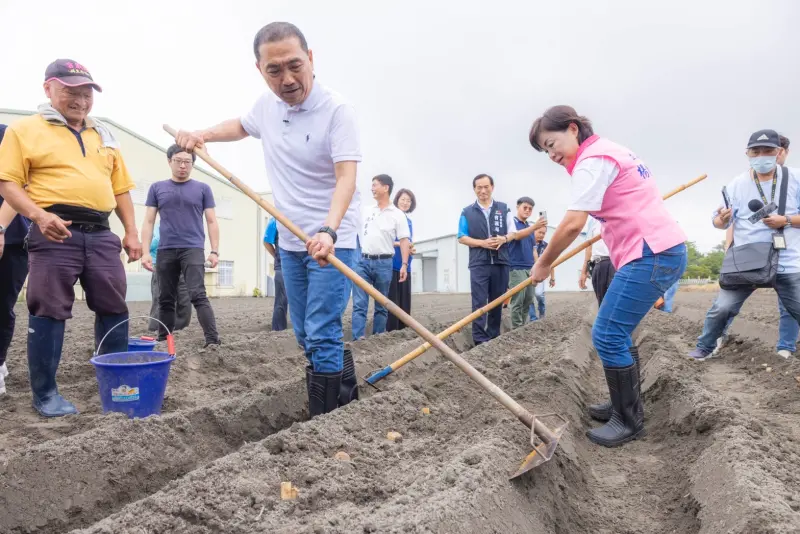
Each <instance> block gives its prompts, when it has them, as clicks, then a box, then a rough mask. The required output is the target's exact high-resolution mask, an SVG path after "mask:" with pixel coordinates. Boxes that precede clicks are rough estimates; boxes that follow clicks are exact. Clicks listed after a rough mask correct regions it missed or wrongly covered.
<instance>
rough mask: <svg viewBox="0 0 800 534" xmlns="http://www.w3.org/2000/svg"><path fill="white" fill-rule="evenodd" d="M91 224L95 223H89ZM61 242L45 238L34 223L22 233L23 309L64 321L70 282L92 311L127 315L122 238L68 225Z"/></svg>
mask: <svg viewBox="0 0 800 534" xmlns="http://www.w3.org/2000/svg"><path fill="white" fill-rule="evenodd" d="M95 228H96V227H95ZM70 232H72V237H70V238H68V239H66V240H64V242H63V243H55V242H53V241H48V240H47V238H46V237H44V236H43V235H42V233H41V231H40V230H39V227H38V226H36V225H33V226H31V230H30V233H29V234H28V261H29V267H30V274H29V276H28V291H27V301H28V311H29V312H30V314H31V315H33V316H36V317H48V318H50V319H55V320H57V321H66V320H67V319H69V318H71V317H72V305H73V304H74V302H75V283H76V282H77V281H78V280H80V282H81V287H83V290H84V292H85V293H86V305H87V306H88V307H89V309H90V310H92V311H93V312H95V313H96V314H98V315H118V314H122V313H128V305H127V304H126V303H125V293H126V292H127V290H128V279H127V277H126V275H125V268H124V267H123V265H122V260H121V259H120V254H121V253H122V242H121V241H120V239H119V237H117V236H116V235H115V234H114V233H113V232H112V231H111V230H108V229H101V230H96V231H85V230H83V229H81V228H79V227H77V226H71V227H70Z"/></svg>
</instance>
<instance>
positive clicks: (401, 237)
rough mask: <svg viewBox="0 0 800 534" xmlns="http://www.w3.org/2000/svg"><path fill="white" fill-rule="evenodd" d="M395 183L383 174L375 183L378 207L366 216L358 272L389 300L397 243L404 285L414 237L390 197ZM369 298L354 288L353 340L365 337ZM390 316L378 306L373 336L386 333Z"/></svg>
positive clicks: (376, 305)
mask: <svg viewBox="0 0 800 534" xmlns="http://www.w3.org/2000/svg"><path fill="white" fill-rule="evenodd" d="M393 188H394V181H393V180H392V177H391V176H389V175H388V174H379V175H378V176H376V177H375V178H373V179H372V196H373V198H375V200H376V202H377V204H376V205H375V206H373V207H372V208H371V209H370V210H369V212H368V213H367V214H366V217H365V219H364V226H363V231H362V234H361V236H360V241H361V258H358V259H357V260H358V264H357V265H356V268H355V270H356V272H357V273H358V274H359V275H360V276H361V278H363V279H364V280H366V281H367V282H369V283H370V284H372V286H373V287H375V289H377V290H378V291H380V292H381V294H382V295H384V296H386V295H388V294H389V286H390V285H391V283H392V258H393V257H394V242H395V241H399V242H400V254H401V256H402V260H403V261H402V265H401V266H400V279H399V280H400V282H405V281H406V278H407V277H408V254H409V250H410V249H411V246H410V240H409V238H410V237H411V234H410V232H409V230H408V220H407V219H406V215H405V213H403V212H402V211H401V210H400V209H399V208H398V207H397V206H395V205H394V204H392V202H391V200H390V197H391V194H392V189H393ZM368 309H369V295H367V293H366V292H365V291H364V290H362V289H360V288H359V287H354V288H353V340H356V339H361V338H363V337H364V335H365V334H364V331H365V330H366V326H367V310H368ZM388 318H389V312H388V311H387V310H386V308H384V307H383V306H382V305H380V304H378V303H377V302H375V313H374V315H373V319H372V333H373V335H374V334H381V333H383V332H386V320H387V319H388Z"/></svg>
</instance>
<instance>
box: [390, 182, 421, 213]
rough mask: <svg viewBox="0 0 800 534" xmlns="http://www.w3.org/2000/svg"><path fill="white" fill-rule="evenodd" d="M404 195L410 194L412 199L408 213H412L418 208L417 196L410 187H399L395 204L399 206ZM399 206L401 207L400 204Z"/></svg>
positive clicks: (409, 196)
mask: <svg viewBox="0 0 800 534" xmlns="http://www.w3.org/2000/svg"><path fill="white" fill-rule="evenodd" d="M403 195H408V198H410V199H411V207H410V208H408V211H407V212H406V213H411V212H412V211H414V210H415V209H417V197H415V196H414V193H412V192H411V190H410V189H405V188H403V189H399V190H398V191H397V194H396V195H395V196H394V205H395V206H397V204H398V202H400V197H402V196H403ZM397 207H398V208H399V207H400V206H397Z"/></svg>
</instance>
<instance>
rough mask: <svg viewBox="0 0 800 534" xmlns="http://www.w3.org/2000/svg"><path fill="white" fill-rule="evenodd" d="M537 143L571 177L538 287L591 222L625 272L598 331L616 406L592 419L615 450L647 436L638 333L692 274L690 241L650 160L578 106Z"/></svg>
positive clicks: (547, 126) (597, 436) (544, 121)
mask: <svg viewBox="0 0 800 534" xmlns="http://www.w3.org/2000/svg"><path fill="white" fill-rule="evenodd" d="M530 143H531V145H533V148H535V149H536V150H538V151H539V152H547V155H548V156H550V159H551V160H553V161H554V162H555V163H558V164H559V165H563V166H564V167H565V168H566V169H567V172H568V173H569V174H570V176H571V180H570V189H571V200H570V204H569V207H568V211H567V213H566V215H565V216H564V219H563V220H562V221H561V224H559V225H558V228H556V231H555V233H554V234H553V237H552V238H551V239H550V245H549V246H548V247H547V249H545V252H544V253H543V254H542V255H541V257H540V258H539V261H538V262H536V264H535V265H534V268H533V272H532V273H531V278H533V281H534V282H536V283H539V282H543V281H544V280H545V279H546V278H547V276H548V275H549V273H550V266H551V265H552V264H553V262H554V261H555V259H556V258H558V256H559V255H560V254H561V253H562V252H563V251H564V250H565V249H566V248H567V247H568V246H569V245H570V244H571V243H572V242H573V241H574V240H575V238H576V237H578V235H579V234H580V233H581V230H582V229H583V227H584V225H585V224H586V218H587V217H589V216H592V217H594V218H595V219H597V220H598V221H600V222H602V223H603V224H602V233H601V235H602V237H603V241H604V242H605V244H606V245H607V246H608V250H609V255H610V256H611V261H612V263H613V264H614V267H615V268H616V270H617V273H616V275H615V276H614V280H613V281H612V282H611V285H610V286H609V288H608V292H607V293H606V295H605V298H604V299H603V303H602V304H601V305H600V310H599V311H598V313H597V318H596V319H595V322H594V327H593V328H592V341H593V342H594V346H595V348H596V349H597V353H598V355H599V356H600V359H601V360H602V362H603V368H604V369H605V375H606V382H607V383H608V391H609V393H610V396H611V401H610V402H606V403H605V404H597V405H593V406H590V407H589V415H590V416H591V417H592V418H594V419H597V420H600V421H606V424H605V425H603V426H601V427H599V428H595V429H592V430H589V431H588V432H587V436H588V438H589V439H590V440H591V441H593V442H594V443H597V444H599V445H604V446H606V447H615V446H617V445H621V444H623V443H626V442H628V441H631V440H634V439H637V438H639V437H641V436H643V435H644V434H645V430H644V408H643V405H642V399H641V392H640V380H639V363H638V353H637V352H636V350H635V347H634V346H633V342H632V341H631V333H632V332H633V330H634V329H635V328H636V326H637V325H638V324H639V322H640V321H641V320H642V319H643V318H644V316H645V315H646V314H647V312H648V311H649V310H650V309H651V308H652V307H653V304H655V302H656V301H657V300H658V298H659V297H660V296H661V295H663V294H664V293H665V292H666V291H667V290H668V289H669V288H670V286H672V285H673V284H674V283H675V282H676V281H677V280H678V279H679V278H680V277H681V275H682V274H683V271H684V270H685V269H686V262H687V255H686V246H685V245H684V242H685V241H686V235H685V234H684V233H683V231H682V230H681V228H680V226H678V224H677V223H676V222H675V218H674V217H672V216H671V215H670V214H669V212H667V210H666V208H665V207H664V202H663V200H662V198H661V193H660V192H659V190H658V186H657V184H656V182H655V178H653V177H652V176H651V174H650V170H649V169H648V168H647V166H646V165H645V164H644V162H643V161H642V160H640V159H639V158H637V157H636V155H635V154H634V153H633V152H632V151H631V150H629V149H627V148H625V147H623V146H621V145H618V144H616V143H614V142H612V141H609V140H608V139H604V138H602V137H599V136H597V135H595V134H594V131H593V130H592V124H591V122H590V121H589V119H587V118H586V117H582V116H580V115H578V114H577V113H576V111H575V110H574V109H573V108H571V107H569V106H555V107H552V108H550V109H548V110H547V111H546V112H545V113H544V115H542V116H541V117H539V118H538V119H536V121H535V122H534V123H533V127H532V128H531V132H530ZM634 356H636V358H634Z"/></svg>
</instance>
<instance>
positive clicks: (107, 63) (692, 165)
mask: <svg viewBox="0 0 800 534" xmlns="http://www.w3.org/2000/svg"><path fill="white" fill-rule="evenodd" d="M652 4H653V2H641V1H624V2H623V1H613V2H611V1H599V0H591V1H577V0H572V1H570V2H538V1H518V2H504V1H499V0H493V1H466V0H459V1H447V2H445V1H439V2H434V1H428V2H418V1H409V0H406V1H405V2H393V3H391V4H389V3H388V2H376V1H374V0H363V1H348V0H336V1H335V2H332V1H330V0H319V1H305V2H296V1H295V2H292V1H283V2H281V1H269V2H265V1H263V0H262V1H236V0H229V1H224V2H220V1H205V0H196V1H193V2H168V1H163V0H162V1H158V2H156V1H151V0H139V1H137V2H108V1H104V2H100V1H94V0H83V1H81V2H56V1H47V2H41V1H36V0H28V1H25V2H21V1H11V0H0V21H2V31H0V50H2V58H3V60H2V68H1V69H0V107H10V108H19V109H35V107H36V106H37V105H38V104H39V103H41V102H42V101H44V93H43V90H42V81H43V77H44V69H45V67H46V66H47V64H48V63H49V62H50V61H52V60H53V59H55V58H57V57H68V58H71V59H74V60H76V61H79V62H81V63H83V64H84V65H86V66H87V67H88V68H89V70H90V71H91V72H92V75H93V76H94V78H95V80H96V81H98V82H99V83H100V84H101V85H102V86H103V89H104V92H103V93H102V94H100V95H97V97H96V98H95V107H94V111H93V114H95V115H99V116H107V117H109V118H112V119H114V120H115V121H117V122H119V123H120V124H122V125H123V126H126V127H128V128H130V129H132V130H134V131H136V132H138V133H140V134H142V135H144V136H145V137H148V138H150V139H152V140H153V141H155V142H157V143H159V144H161V145H163V146H167V145H169V144H170V142H171V138H170V137H169V136H168V135H167V134H166V133H164V132H163V130H162V129H161V125H162V124H163V123H165V122H166V123H169V124H171V125H173V126H175V127H178V128H186V129H197V128H202V127H206V126H210V125H212V124H215V123H216V122H219V121H221V120H223V119H227V118H231V117H234V116H239V115H241V114H242V113H243V112H245V111H247V110H248V109H249V108H250V106H251V104H252V103H253V102H254V101H255V99H256V98H257V97H258V96H259V94H260V93H262V92H263V91H266V90H268V89H267V87H266V85H265V83H264V81H263V79H262V78H261V77H260V76H259V74H258V72H257V70H256V68H255V66H254V62H255V59H254V56H253V53H252V40H253V37H254V35H255V33H256V32H257V31H258V29H259V28H260V27H261V26H263V25H264V24H266V23H268V22H272V21H275V20H287V21H290V22H293V23H295V24H297V25H298V26H299V27H300V29H301V30H302V31H303V32H304V33H305V35H306V37H307V39H308V42H309V46H310V47H311V48H312V50H313V51H314V58H315V69H316V73H317V79H318V80H319V81H321V82H323V83H325V84H327V85H329V86H330V87H332V88H333V89H335V90H336V91H338V92H340V93H341V94H342V95H343V96H345V98H347V99H348V100H350V101H351V102H352V103H353V104H354V105H355V106H356V109H357V112H358V115H359V122H360V128H361V135H362V145H363V153H364V161H363V163H362V165H361V166H360V167H359V180H358V181H359V188H360V190H361V192H362V195H363V197H364V202H366V203H370V202H372V198H371V195H370V192H369V186H370V180H371V177H372V176H374V175H375V174H379V173H388V174H390V175H391V176H392V177H393V178H394V180H395V184H396V185H397V186H400V187H408V188H410V189H412V190H413V191H414V192H415V193H416V195H417V200H418V206H417V211H416V212H415V214H414V221H415V226H414V228H415V231H416V237H417V238H418V239H422V238H427V237H435V236H437V235H444V234H448V233H453V232H455V231H456V226H457V220H458V216H459V213H460V210H461V208H462V207H463V206H465V205H467V204H468V203H470V202H472V201H473V200H474V195H473V192H472V188H471V180H472V178H473V177H474V176H475V175H476V174H478V173H482V172H485V173H489V174H491V175H492V176H494V178H495V183H496V190H495V198H497V199H498V200H502V201H506V202H508V203H511V204H513V203H514V202H515V201H516V199H517V198H518V197H519V196H522V195H529V196H531V197H533V198H534V200H535V201H536V208H535V210H536V211H537V212H538V211H540V210H542V209H544V210H547V212H548V215H549V219H550V221H551V224H553V223H555V222H558V221H559V220H560V219H561V217H562V215H563V213H564V210H565V209H566V205H567V201H568V190H569V188H568V183H569V179H568V175H567V173H566V171H565V170H564V169H563V168H562V167H560V166H557V165H555V164H554V163H552V162H550V161H549V160H548V159H547V157H546V156H545V155H543V154H539V153H537V152H536V151H534V150H533V149H532V148H531V147H530V145H529V144H528V140H527V134H528V130H529V128H530V125H531V123H532V121H533V120H534V119H535V118H536V117H537V116H538V115H539V114H541V112H543V111H544V110H545V109H546V108H547V107H549V106H552V105H556V104H570V105H572V106H574V107H575V108H577V110H578V111H579V112H580V113H582V114H584V115H587V116H588V117H590V118H591V119H592V121H593V122H594V126H595V131H596V132H597V133H599V134H600V135H603V136H606V137H608V138H610V139H612V140H614V141H616V142H619V143H622V144H624V145H626V146H628V147H629V148H630V149H632V150H633V151H634V152H636V153H637V155H638V156H639V157H640V158H642V159H643V160H644V161H645V162H646V163H647V164H648V166H649V167H650V169H651V171H652V172H653V174H654V176H655V179H656V180H658V184H659V187H660V189H661V190H662V191H663V192H667V191H669V190H671V189H673V188H674V187H677V186H678V185H680V184H682V183H685V182H687V181H689V180H691V179H692V178H694V177H696V176H698V175H700V174H703V173H707V174H708V175H709V177H708V179H707V180H706V181H705V182H703V183H701V184H699V185H697V186H695V187H693V188H692V189H690V190H687V191H686V192H683V193H681V194H680V195H679V196H676V197H674V198H673V199H672V200H670V201H668V206H669V209H670V210H671V213H673V214H674V216H675V217H676V219H678V220H679V221H680V223H681V225H682V226H683V228H684V229H685V230H686V232H687V233H688V234H689V236H690V239H692V240H694V241H696V242H697V243H698V246H699V247H700V248H701V249H704V250H707V249H710V248H711V247H712V246H713V245H715V244H717V243H718V242H719V241H721V240H722V238H723V234H722V232H720V231H717V230H714V229H713V228H712V227H711V226H710V222H709V218H710V213H711V211H712V210H713V209H714V208H715V207H716V206H717V205H718V204H719V203H720V202H721V195H720V193H719V191H720V188H721V187H722V186H723V185H724V184H726V183H727V182H728V181H729V180H730V179H731V178H733V177H734V176H735V175H736V174H738V173H740V172H742V171H744V170H746V169H747V159H746V157H745V155H744V146H745V144H746V142H747V139H748V137H749V135H750V133H752V132H753V131H755V130H757V129H760V128H774V129H776V130H778V131H779V132H781V133H784V134H785V135H787V136H788V137H789V138H790V139H793V140H794V141H795V143H796V145H797V146H800V105H798V102H797V98H798V92H797V91H798V87H800V67H798V63H797V52H798V50H800V39H798V37H797V32H796V27H797V21H798V20H800V2H796V1H792V0H774V1H769V0H762V1H759V2H741V1H734V2H732V1H696V0H695V1H692V2H684V1H670V2H660V3H659V4H660V7H654V6H653V5H652ZM123 150H124V147H123ZM209 151H210V153H211V154H212V156H214V157H215V158H217V159H218V160H219V161H220V162H221V163H222V164H223V165H225V166H227V167H228V168H229V169H230V170H232V171H233V172H234V173H235V174H237V175H238V176H239V177H240V178H242V179H243V180H244V181H245V182H247V183H248V184H249V185H250V186H252V187H253V188H255V189H257V190H265V189H267V188H268V187H269V184H268V177H267V176H266V173H265V170H264V165H263V159H262V154H261V148H260V145H259V144H258V142H257V141H255V140H252V139H248V140H245V141H242V142H240V143H236V144H230V145H225V146H222V145H209ZM795 151H797V152H798V154H796V155H794V156H793V157H790V160H789V164H790V165H792V166H797V167H800V149H795ZM167 172H168V169H167V166H166V164H165V165H164V173H165V176H164V178H166V177H167V176H166V173H167ZM138 178H141V179H142V180H152V179H153V178H158V177H152V176H149V177H138Z"/></svg>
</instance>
